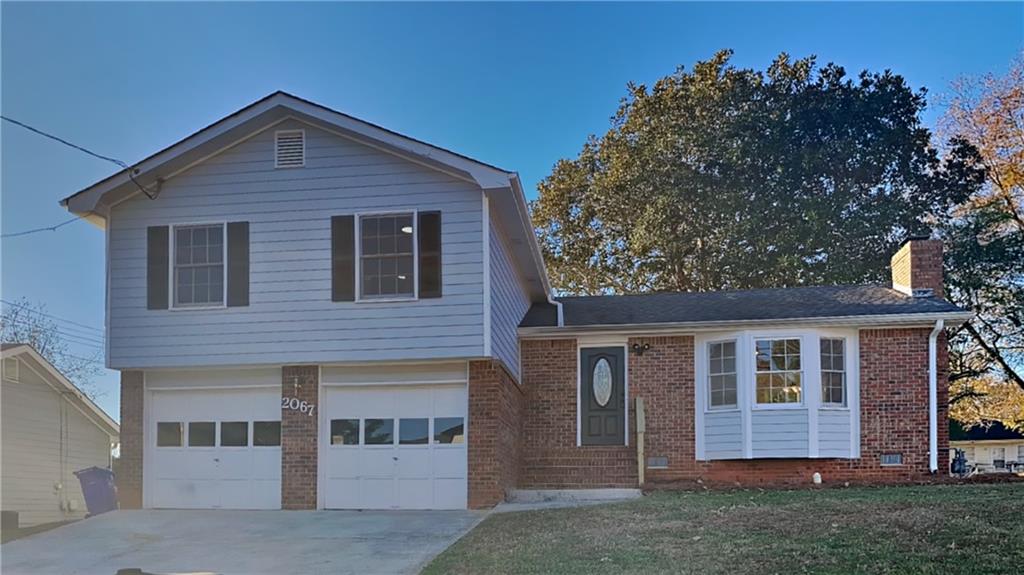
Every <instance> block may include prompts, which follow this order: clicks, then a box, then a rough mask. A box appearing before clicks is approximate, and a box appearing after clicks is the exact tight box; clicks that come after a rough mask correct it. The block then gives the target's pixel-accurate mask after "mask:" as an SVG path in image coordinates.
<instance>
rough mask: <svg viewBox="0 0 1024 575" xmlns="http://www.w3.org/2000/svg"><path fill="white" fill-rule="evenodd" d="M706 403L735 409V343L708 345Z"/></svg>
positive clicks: (722, 342) (726, 342) (724, 342)
mask: <svg viewBox="0 0 1024 575" xmlns="http://www.w3.org/2000/svg"><path fill="white" fill-rule="evenodd" d="M708 402H709V405H710V406H711V407H713V408H714V407H736V341H718V342H713V343H710V344H708Z"/></svg>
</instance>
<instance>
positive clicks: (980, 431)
mask: <svg viewBox="0 0 1024 575" xmlns="http://www.w3.org/2000/svg"><path fill="white" fill-rule="evenodd" d="M949 440H950V441H999V440H1016V441H1021V440H1024V433H1021V432H1019V431H1016V430H1013V429H1010V428H1008V427H1006V426H1005V425H1003V424H1002V423H1000V422H998V421H990V422H988V423H986V424H982V425H975V426H973V427H971V428H970V429H964V426H963V424H962V423H960V422H959V421H957V420H955V419H950V420H949Z"/></svg>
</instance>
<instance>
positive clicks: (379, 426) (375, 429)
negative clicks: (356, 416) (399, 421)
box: [363, 419, 395, 445]
mask: <svg viewBox="0 0 1024 575" xmlns="http://www.w3.org/2000/svg"><path fill="white" fill-rule="evenodd" d="M363 442H364V443H365V444H366V445H394V443H395V420H394V419H367V420H366V421H365V422H364V424H363Z"/></svg>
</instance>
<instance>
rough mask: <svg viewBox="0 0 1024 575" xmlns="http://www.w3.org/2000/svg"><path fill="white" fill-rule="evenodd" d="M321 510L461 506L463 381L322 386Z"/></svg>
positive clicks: (463, 478) (464, 474)
mask: <svg viewBox="0 0 1024 575" xmlns="http://www.w3.org/2000/svg"><path fill="white" fill-rule="evenodd" d="M321 413H322V414H323V419H322V420H321V430H322V433H321V438H320V440H321V442H322V443H321V445H323V446H324V453H323V459H322V462H323V465H324V469H323V480H324V484H323V487H324V507H326V508H327V509H465V508H466V478H467V469H466V386H465V385H430V386H427V385H423V386H381V385H378V386H356V387H329V388H327V389H326V390H325V392H324V405H323V406H322V409H321Z"/></svg>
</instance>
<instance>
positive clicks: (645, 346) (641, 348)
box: [633, 342, 651, 355]
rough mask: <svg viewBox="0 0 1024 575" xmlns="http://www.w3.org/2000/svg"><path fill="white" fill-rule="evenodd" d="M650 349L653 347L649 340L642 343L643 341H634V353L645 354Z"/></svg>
mask: <svg viewBox="0 0 1024 575" xmlns="http://www.w3.org/2000/svg"><path fill="white" fill-rule="evenodd" d="M649 349H651V344H649V343H647V342H644V343H642V344H641V343H634V344H633V353H635V354H637V355H643V354H644V352H645V351H647V350H649Z"/></svg>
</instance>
